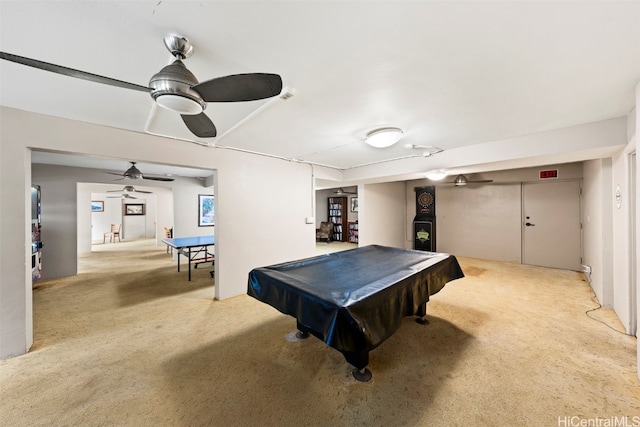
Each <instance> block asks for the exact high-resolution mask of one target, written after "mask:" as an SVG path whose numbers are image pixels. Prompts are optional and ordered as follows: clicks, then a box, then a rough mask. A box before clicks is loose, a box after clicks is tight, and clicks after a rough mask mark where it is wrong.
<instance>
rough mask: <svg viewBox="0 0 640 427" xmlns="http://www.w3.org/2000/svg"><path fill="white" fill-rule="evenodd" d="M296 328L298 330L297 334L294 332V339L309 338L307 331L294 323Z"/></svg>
mask: <svg viewBox="0 0 640 427" xmlns="http://www.w3.org/2000/svg"><path fill="white" fill-rule="evenodd" d="M296 327H297V328H298V332H296V338H298V339H300V340H303V339H305V338H309V331H308V330H307V328H305V327H304V326H302V325H301V324H300V322H298V321H296Z"/></svg>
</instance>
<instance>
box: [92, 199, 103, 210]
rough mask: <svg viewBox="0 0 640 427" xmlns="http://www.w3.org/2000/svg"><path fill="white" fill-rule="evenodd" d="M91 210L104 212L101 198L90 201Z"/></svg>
mask: <svg viewBox="0 0 640 427" xmlns="http://www.w3.org/2000/svg"><path fill="white" fill-rule="evenodd" d="M91 212H104V201H102V200H92V201H91Z"/></svg>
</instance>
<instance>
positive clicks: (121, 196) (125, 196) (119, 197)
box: [107, 193, 137, 199]
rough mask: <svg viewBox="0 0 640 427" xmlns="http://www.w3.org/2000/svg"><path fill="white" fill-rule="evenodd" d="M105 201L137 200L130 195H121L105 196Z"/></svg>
mask: <svg viewBox="0 0 640 427" xmlns="http://www.w3.org/2000/svg"><path fill="white" fill-rule="evenodd" d="M107 199H137V197H133V196H132V195H131V194H127V193H125V194H122V195H120V196H107Z"/></svg>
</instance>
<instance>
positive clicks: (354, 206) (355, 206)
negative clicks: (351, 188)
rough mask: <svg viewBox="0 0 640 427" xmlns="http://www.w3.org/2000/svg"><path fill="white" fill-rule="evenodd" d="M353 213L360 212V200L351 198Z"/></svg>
mask: <svg viewBox="0 0 640 427" xmlns="http://www.w3.org/2000/svg"><path fill="white" fill-rule="evenodd" d="M351 212H358V198H357V197H352V198H351Z"/></svg>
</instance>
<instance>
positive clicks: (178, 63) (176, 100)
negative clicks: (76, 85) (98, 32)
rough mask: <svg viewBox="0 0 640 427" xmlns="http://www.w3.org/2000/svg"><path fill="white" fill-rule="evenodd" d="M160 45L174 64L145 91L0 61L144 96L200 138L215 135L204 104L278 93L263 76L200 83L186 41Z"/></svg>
mask: <svg viewBox="0 0 640 427" xmlns="http://www.w3.org/2000/svg"><path fill="white" fill-rule="evenodd" d="M164 44H165V46H166V47H167V49H168V50H169V52H171V55H173V57H174V58H175V60H174V61H173V62H172V63H171V64H169V65H167V66H165V67H164V68H162V69H161V70H160V71H159V72H158V73H156V74H155V75H153V76H152V77H151V80H150V81H149V86H148V87H147V86H141V85H138V84H135V83H128V82H124V81H121V80H116V79H112V78H110V77H104V76H100V75H97V74H93V73H89V72H86V71H80V70H75V69H73V68H67V67H64V66H62V65H55V64H50V63H48V62H44V61H39V60H37V59H31V58H25V57H22V56H18V55H14V54H11V53H6V52H0V58H1V59H4V60H7V61H11V62H16V63H18V64H22V65H27V66H30V67H34V68H39V69H41V70H45V71H51V72H53V73H58V74H62V75H65V76H69V77H75V78H79V79H84V80H89V81H92V82H96V83H103V84H107V85H111V86H117V87H121V88H125V89H132V90H137V91H141V92H148V93H150V95H151V97H152V98H153V99H154V100H155V101H156V102H157V103H158V105H160V106H161V107H164V108H166V109H168V110H171V111H174V112H176V113H179V114H180V116H181V117H182V121H183V122H184V124H185V125H186V126H187V128H188V129H189V130H190V131H191V133H193V134H194V135H196V136H197V137H200V138H213V137H215V136H216V135H217V131H216V127H215V125H214V124H213V122H212V121H211V119H209V117H207V115H206V114H204V112H203V111H204V109H205V108H206V107H207V102H239V101H255V100H259V99H265V98H271V97H272V96H276V95H278V94H280V92H281V91H282V78H281V77H280V76H279V75H277V74H267V73H248V74H232V75H229V76H224V77H217V78H214V79H211V80H207V81H204V82H202V83H200V82H199V81H198V79H196V77H195V76H194V75H193V73H191V71H189V70H188V69H187V67H186V66H185V65H184V64H183V63H182V60H183V59H186V58H189V57H190V56H191V55H192V54H193V46H192V45H191V43H190V42H189V40H187V39H186V38H185V37H182V36H179V35H175V34H170V35H168V36H166V37H165V38H164Z"/></svg>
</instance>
